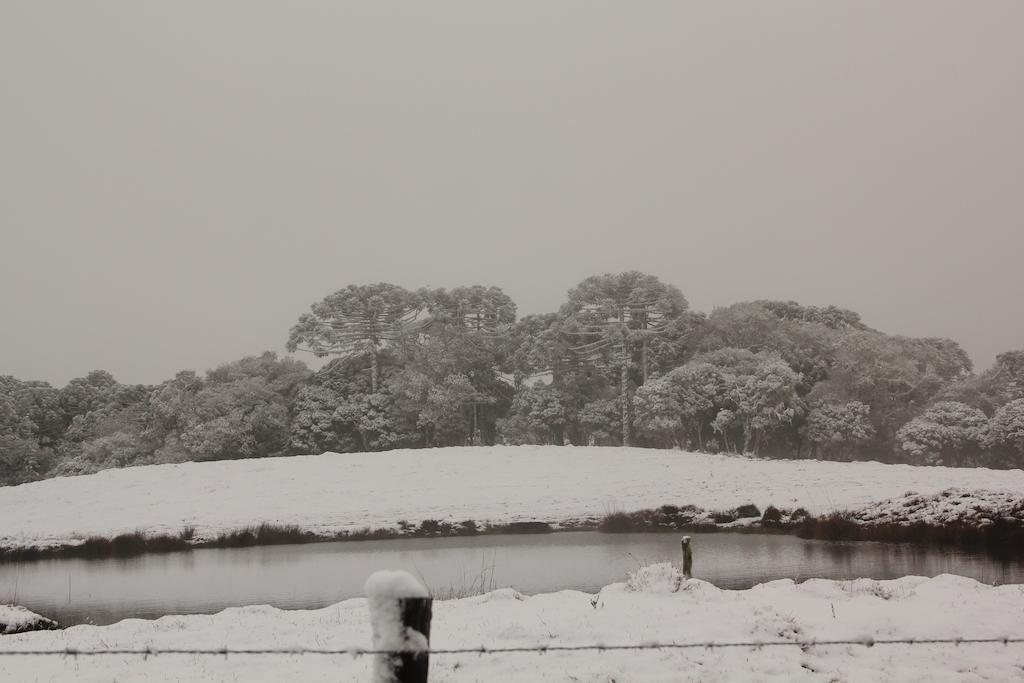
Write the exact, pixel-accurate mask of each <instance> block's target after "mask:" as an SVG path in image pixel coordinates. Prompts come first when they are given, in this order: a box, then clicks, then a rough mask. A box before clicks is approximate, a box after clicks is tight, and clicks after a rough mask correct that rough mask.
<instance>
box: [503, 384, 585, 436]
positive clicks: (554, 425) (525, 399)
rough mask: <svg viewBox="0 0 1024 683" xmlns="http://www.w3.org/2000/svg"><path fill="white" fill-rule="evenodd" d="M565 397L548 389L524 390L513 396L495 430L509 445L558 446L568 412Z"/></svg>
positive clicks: (546, 387) (532, 388) (563, 432)
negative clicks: (506, 415)
mask: <svg viewBox="0 0 1024 683" xmlns="http://www.w3.org/2000/svg"><path fill="white" fill-rule="evenodd" d="M566 403H567V401H566V400H565V397H564V396H563V395H562V393H561V392H559V391H558V390H557V389H553V388H551V387H548V386H539V387H527V388H525V389H523V390H522V391H520V392H518V393H517V394H516V397H515V398H514V399H513V400H512V408H511V410H510V411H509V415H508V417H506V418H504V419H503V420H500V421H499V423H498V431H499V434H500V435H501V438H502V440H503V441H505V442H506V443H509V444H516V445H518V444H543V445H547V444H554V445H559V446H560V445H562V443H564V439H565V427H566V423H567V422H568V413H569V409H568V407H567V406H566Z"/></svg>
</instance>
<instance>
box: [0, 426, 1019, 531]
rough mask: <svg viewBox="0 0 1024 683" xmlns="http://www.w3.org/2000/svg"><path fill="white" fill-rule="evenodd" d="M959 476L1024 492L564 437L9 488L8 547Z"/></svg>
mask: <svg viewBox="0 0 1024 683" xmlns="http://www.w3.org/2000/svg"><path fill="white" fill-rule="evenodd" d="M951 486H961V487H965V488H970V489H974V490H979V489H996V490H1003V491H1009V492H1013V493H1017V494H1021V493H1024V471H1021V470H1009V471H1005V470H1003V471H1001V470H987V469H951V468H943V467H911V466H908V465H883V464H879V463H874V462H855V463H839V462H821V461H814V460H756V459H748V458H741V457H734V456H720V455H706V454H699V453H685V452H681V451H668V450H648V449H637V448H572V447H555V446H521V447H477V448H446V449H436V450H404V451H390V452H384V453H355V454H344V455H339V454H325V455H311V456H300V457H290V458H267V459H262V460H233V461H222V462H208V463H185V464H181V465H158V466H151V467H133V468H128V469H120V470H107V471H105V472H100V473H98V474H94V475H90V476H85V477H67V478H57V479H49V480H46V481H40V482H34V483H31V484H23V485H21V486H14V487H5V488H0V518H2V519H3V521H4V524H3V525H2V528H0V545H4V546H26V545H49V544H57V543H74V542H77V541H80V540H81V539H83V538H84V537H86V536H89V535H102V536H113V535H116V534H119V533H125V532H131V531H136V530H141V531H143V532H146V533H172V534H174V533H178V532H179V531H180V530H181V529H182V528H183V527H184V526H192V527H194V528H195V530H196V536H197V538H206V537H210V536H213V535H216V534H217V533H218V532H220V531H225V530H235V529H239V528H242V527H246V526H250V525H253V524H258V523H260V522H270V523H275V524H296V525H300V526H302V527H304V528H306V529H309V530H311V531H314V532H316V533H321V534H332V533H335V532H338V531H341V530H356V529H360V528H363V527H367V526H369V527H374V528H383V527H394V526H396V525H397V523H398V522H399V521H400V520H408V521H410V522H412V523H418V522H420V521H422V520H424V519H438V520H449V521H453V522H459V521H462V520H466V519H473V520H476V521H477V522H481V523H482V522H485V521H490V522H494V523H505V522H512V521H524V520H543V521H549V522H556V523H557V522H562V521H566V520H571V519H579V518H598V517H601V516H603V515H605V514H607V513H609V512H614V511H631V510H636V509H641V508H650V507H656V506H659V505H662V504H675V505H682V504H693V505H697V506H699V507H702V508H706V509H711V510H715V509H726V508H731V507H735V506H736V505H740V504H743V503H754V504H756V505H758V506H759V507H760V508H761V509H764V507H765V506H766V505H768V504H774V505H775V506H777V507H782V508H791V507H797V506H802V507H805V508H807V509H808V510H810V511H811V512H812V513H816V514H817V513H824V512H829V511H833V510H843V509H857V508H860V507H863V506H865V505H866V504H868V503H872V502H875V501H879V500H884V499H887V498H892V497H895V496H900V495H902V494H903V493H904V492H906V491H908V490H913V491H916V492H918V493H921V494H928V493H935V492H938V491H941V490H943V489H946V488H949V487H951Z"/></svg>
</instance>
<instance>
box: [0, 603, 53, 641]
mask: <svg viewBox="0 0 1024 683" xmlns="http://www.w3.org/2000/svg"><path fill="white" fill-rule="evenodd" d="M54 628H57V622H55V621H53V620H52V619H47V618H46V617H42V616H39V615H38V614H36V613H35V612H32V611H30V610H28V609H25V608H24V607H20V606H18V605H0V634H3V635H7V634H10V633H23V632H25V631H45V630H49V629H54Z"/></svg>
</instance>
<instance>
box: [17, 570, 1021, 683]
mask: <svg viewBox="0 0 1024 683" xmlns="http://www.w3.org/2000/svg"><path fill="white" fill-rule="evenodd" d="M650 588H651V590H648V591H645V592H630V591H628V590H627V588H626V585H624V584H615V585H612V586H608V587H606V588H605V589H604V590H602V591H601V592H600V593H599V594H598V597H597V599H596V601H595V600H594V597H593V596H591V595H588V594H585V593H579V592H576V591H563V592H559V593H551V594H545V595H537V596H533V597H528V598H527V597H523V596H521V595H519V594H518V593H516V592H514V591H512V590H511V589H503V590H499V591H495V592H493V593H489V594H486V595H482V596H478V597H473V598H465V599H462V600H453V601H444V602H436V603H435V605H434V615H435V616H434V621H433V625H432V629H431V630H432V634H431V635H432V638H431V645H432V646H433V647H436V648H462V647H478V646H480V645H481V644H483V645H487V646H491V647H511V646H533V645H556V644H558V645H582V644H593V643H604V644H626V643H643V642H651V641H657V642H695V641H718V642H725V641H755V640H761V641H769V640H771V641H774V640H809V639H818V640H826V639H829V640H842V639H864V638H867V637H871V638H876V639H887V638H957V637H962V638H978V637H982V638H993V637H994V638H1003V637H1014V636H1017V637H1019V636H1022V635H1024V621H1022V620H1021V614H1022V613H1024V587H1022V586H1018V585H1008V586H998V587H991V586H986V585H984V584H980V583H977V582H975V581H972V580H970V579H965V578H960V577H955V576H949V575H944V576H940V577H937V578H934V579H924V578H920V577H906V578H902V579H897V580H895V581H870V580H858V581H852V582H837V581H826V580H817V579H812V580H809V581H806V582H804V583H801V584H799V585H795V584H794V583H793V582H792V581H788V580H785V581H775V582H772V583H768V584H763V585H761V586H756V587H755V588H753V589H751V590H747V591H723V590H719V589H717V588H715V587H714V586H712V585H711V584H708V583H705V582H703V581H698V580H693V581H690V582H686V583H683V584H682V586H681V589H680V590H679V591H678V592H674V593H669V592H665V591H666V590H669V589H668V587H667V586H666V584H664V583H661V584H659V583H657V582H655V583H654V584H653V585H652V586H651V587H650ZM595 604H596V606H595ZM370 644H371V641H370V625H369V615H368V613H367V602H366V600H365V599H355V600H346V601H345V602H341V603H338V604H336V605H333V606H331V607H327V608H325V609H321V610H314V611H281V610H277V609H274V608H271V607H243V608H235V609H229V610H225V611H224V612H221V613H219V614H215V615H196V616H168V617H163V618H161V619H157V620H155V621H142V620H126V621H122V622H120V623H118V624H114V625H112V626H102V627H98V626H76V627H73V628H69V629H66V630H64V631H45V632H37V633H28V634H22V635H16V636H4V637H2V638H0V650H3V649H18V648H40V649H50V648H55V649H56V648H61V649H63V648H65V647H74V648H78V649H92V648H112V647H127V648H146V647H151V648H154V649H160V648H197V647H198V648H217V647H222V646H228V647H230V648H263V647H269V648H299V647H307V648H331V649H335V648H337V649H347V648H351V647H360V648H367V647H369V646H370ZM371 664H372V658H371V657H368V656H363V657H359V658H354V657H352V656H350V655H347V654H346V655H337V656H323V655H307V656H302V657H300V656H247V655H230V656H228V657H224V656H202V657H200V656H195V655H159V656H153V657H149V658H143V657H134V656H101V657H78V658H75V657H46V658H42V657H0V680H10V681H22V682H26V683H27V682H29V681H111V680H118V681H135V680H146V681H221V680H224V681H247V682H248V681H287V680H293V681H365V680H369V670H370V666H371ZM505 679H507V680H515V681H541V680H543V681H592V682H594V683H597V682H598V681H600V682H602V683H604V682H607V681H617V682H618V683H626V682H629V681H643V682H649V681H665V682H668V681H672V682H678V681H710V682H713V681H844V682H856V681H871V682H874V681H920V680H928V681H936V682H940V681H963V680H978V681H1011V680H1022V679H1024V646H1022V645H1014V644H1011V645H1003V644H986V645H961V646H954V645H915V646H908V645H899V646H883V645H876V646H874V647H864V646H861V645H837V646H814V647H810V648H806V649H802V648H800V647H796V646H794V647H770V648H763V649H759V650H758V649H716V650H708V649H694V650H645V651H621V652H618V651H617V652H604V653H598V652H592V651H583V652H549V653H546V654H538V653H518V654H513V653H506V654H489V655H483V656H481V655H475V654H474V655H435V656H434V657H433V658H432V660H431V674H430V680H431V681H433V682H436V683H442V682H444V681H494V680H505Z"/></svg>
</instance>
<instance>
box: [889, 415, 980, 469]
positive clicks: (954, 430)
mask: <svg viewBox="0 0 1024 683" xmlns="http://www.w3.org/2000/svg"><path fill="white" fill-rule="evenodd" d="M987 438H988V418H987V417H985V413H983V412H981V411H980V410H978V409H977V408H972V407H970V406H968V405H966V404H963V403H957V402H955V401H943V402H940V403H936V404H935V405H933V406H932V407H931V408H929V409H928V410H926V411H925V412H924V414H923V415H920V416H918V417H915V418H914V419H913V420H911V421H910V422H908V423H907V424H905V425H904V426H903V427H901V428H900V430H899V431H898V432H897V433H896V439H897V441H899V443H900V447H901V448H902V449H903V451H905V452H906V453H907V455H908V457H909V458H910V460H911V462H914V463H917V464H928V465H965V464H966V465H974V464H978V462H977V461H978V460H979V458H980V457H981V454H982V449H983V447H984V444H985V442H986V440H987Z"/></svg>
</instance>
